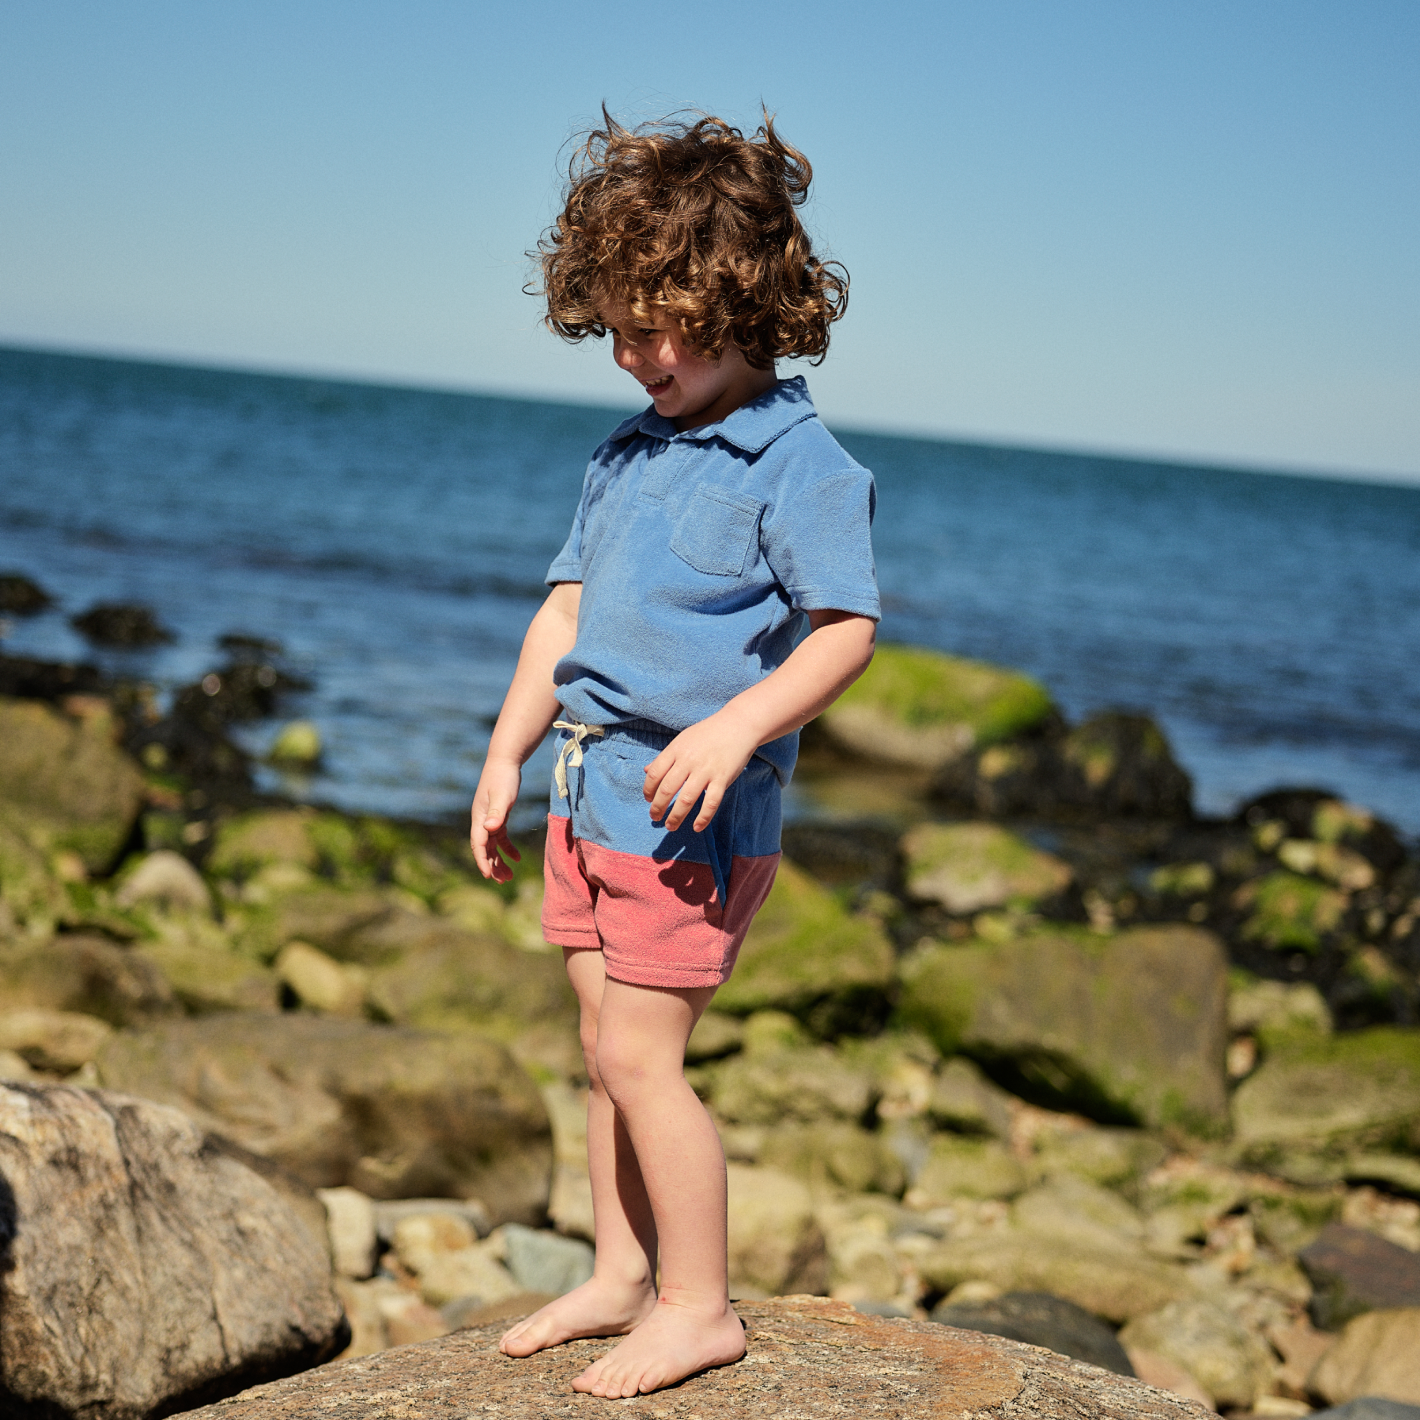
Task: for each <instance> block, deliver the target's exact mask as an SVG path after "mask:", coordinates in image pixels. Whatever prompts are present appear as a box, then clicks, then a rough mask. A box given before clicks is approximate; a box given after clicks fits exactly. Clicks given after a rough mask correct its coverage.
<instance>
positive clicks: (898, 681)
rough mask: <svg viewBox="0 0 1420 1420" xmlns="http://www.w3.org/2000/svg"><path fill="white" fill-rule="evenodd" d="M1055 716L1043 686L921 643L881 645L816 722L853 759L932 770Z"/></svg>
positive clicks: (980, 662) (1025, 677) (1018, 675)
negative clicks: (870, 660)
mask: <svg viewBox="0 0 1420 1420" xmlns="http://www.w3.org/2000/svg"><path fill="white" fill-rule="evenodd" d="M1053 713H1054V707H1053V706H1052V704H1051V701H1050V697H1049V695H1047V694H1046V692H1045V690H1044V688H1043V687H1042V686H1040V685H1039V684H1037V682H1035V681H1033V680H1031V679H1030V678H1029V677H1028V676H1024V675H1021V674H1020V673H1019V672H1018V671H1011V670H1006V669H1003V668H1002V667H1000V666H992V665H988V664H987V663H986V662H984V661H970V660H965V659H963V658H962V657H960V656H948V655H946V654H944V653H943V652H941V651H931V650H927V649H925V648H923V647H920V646H879V647H878V649H877V652H876V654H875V655H874V656H873V662H872V664H871V665H870V666H869V667H868V669H867V671H865V672H864V674H863V675H862V677H861V678H860V679H859V680H857V681H856V682H855V683H854V684H853V685H851V686H850V687H849V688H848V690H846V691H845V692H844V694H843V695H842V696H840V697H839V699H838V700H837V701H836V702H835V703H834V704H833V705H832V706H830V707H829V709H827V710H825V711H824V713H823V714H822V715H821V716H820V717H819V718H818V720H817V721H816V722H815V725H816V727H817V728H818V729H819V730H821V731H822V733H823V734H824V735H826V736H827V738H828V739H829V740H830V741H831V742H832V743H833V744H834V745H836V746H837V747H838V748H840V749H843V750H846V751H848V752H849V753H851V754H853V755H855V756H858V757H860V758H863V759H868V760H874V761H878V762H881V763H886V764H900V765H906V766H909V767H913V768H918V769H922V770H927V771H930V770H932V769H935V768H937V767H938V766H940V765H944V764H950V763H952V762H953V761H955V760H958V759H960V758H961V757H962V756H963V755H966V754H969V753H970V752H971V751H972V750H973V749H976V748H977V747H979V746H982V745H991V744H995V743H997V742H998V741H1000V740H1009V739H1012V738H1014V737H1015V736H1017V735H1021V734H1024V733H1025V732H1026V731H1028V730H1031V729H1034V728H1036V727H1038V726H1040V725H1042V724H1044V723H1045V722H1046V721H1048V720H1049V718H1050V717H1051V715H1052V714H1053Z"/></svg>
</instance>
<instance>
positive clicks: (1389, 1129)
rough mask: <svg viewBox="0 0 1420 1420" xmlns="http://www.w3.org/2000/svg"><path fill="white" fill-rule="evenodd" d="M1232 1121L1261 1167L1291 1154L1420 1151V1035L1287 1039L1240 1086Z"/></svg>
mask: <svg viewBox="0 0 1420 1420" xmlns="http://www.w3.org/2000/svg"><path fill="white" fill-rule="evenodd" d="M1233 1123H1234V1130H1235V1143H1236V1147H1237V1149H1238V1151H1239V1153H1240V1155H1241V1156H1242V1157H1243V1158H1245V1159H1247V1160H1248V1161H1250V1162H1253V1163H1257V1164H1270V1165H1274V1166H1275V1165H1277V1164H1279V1163H1281V1162H1282V1161H1283V1160H1284V1158H1285V1156H1286V1155H1289V1154H1313V1155H1323V1156H1330V1157H1334V1158H1336V1159H1338V1160H1340V1159H1341V1158H1343V1157H1344V1155H1346V1154H1348V1153H1350V1152H1351V1151H1353V1150H1360V1149H1381V1150H1384V1149H1396V1150H1398V1151H1400V1152H1402V1153H1404V1152H1411V1153H1414V1152H1420V1031H1416V1030H1414V1029H1413V1028H1412V1029H1407V1028H1405V1027H1403V1026H1373V1027H1371V1028H1370V1029H1368V1030H1358V1031H1347V1032H1343V1033H1342V1034H1339V1035H1335V1036H1320V1035H1315V1034H1304V1033H1294V1034H1292V1035H1289V1036H1287V1037H1286V1038H1285V1039H1283V1040H1280V1041H1278V1042H1277V1043H1276V1045H1275V1046H1274V1048H1273V1050H1272V1052H1271V1053H1270V1054H1269V1056H1268V1057H1267V1059H1266V1060H1264V1061H1263V1063H1262V1064H1261V1066H1260V1067H1259V1068H1258V1069H1257V1071H1256V1072H1255V1073H1254V1074H1252V1075H1250V1076H1249V1077H1248V1078H1247V1079H1246V1080H1244V1081H1243V1083H1242V1084H1241V1085H1240V1086H1239V1087H1238V1089H1237V1092H1236V1094H1235V1095H1234V1096H1233ZM1337 1176H1338V1177H1339V1176H1340V1174H1339V1173H1338V1175H1337Z"/></svg>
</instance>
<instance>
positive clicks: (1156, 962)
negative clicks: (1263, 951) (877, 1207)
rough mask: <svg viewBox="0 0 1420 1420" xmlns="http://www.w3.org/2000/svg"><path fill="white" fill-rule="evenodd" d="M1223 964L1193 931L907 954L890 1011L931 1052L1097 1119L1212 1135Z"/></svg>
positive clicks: (1223, 1024) (1221, 1094)
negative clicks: (896, 1007)
mask: <svg viewBox="0 0 1420 1420" xmlns="http://www.w3.org/2000/svg"><path fill="white" fill-rule="evenodd" d="M1226 965H1227V964H1226V958H1225V957H1224V954H1223V949H1222V945H1221V944H1220V943H1219V942H1218V940H1217V939H1216V938H1215V937H1213V936H1212V935H1211V934H1210V933H1207V932H1203V931H1200V930H1198V929H1196V928H1191V927H1140V928H1134V929H1132V930H1130V931H1127V932H1121V933H1119V934H1118V935H1116V936H1111V937H1101V936H1097V935H1094V934H1091V933H1088V932H1084V931H1080V930H1076V931H1071V930H1069V929H1063V928H1051V929H1047V930H1041V931H1037V932H1034V933H1031V934H1029V935H1027V936H1024V937H1020V938H1016V939H1014V940H1009V941H1004V942H997V943H983V942H972V943H968V944H966V945H963V946H929V947H925V948H919V949H918V950H917V951H916V952H914V953H913V954H911V955H910V956H909V957H908V958H907V959H906V960H904V962H903V965H902V978H903V997H902V1002H901V1006H900V1012H901V1015H902V1018H903V1020H904V1022H905V1023H906V1024H908V1025H910V1026H916V1027H918V1028H920V1029H922V1030H924V1031H925V1032H926V1033H927V1034H928V1035H929V1036H931V1038H932V1039H933V1040H934V1042H935V1043H936V1044H937V1046H938V1047H939V1048H940V1049H941V1050H942V1052H943V1053H944V1054H955V1053H958V1052H960V1053H962V1054H965V1055H969V1056H971V1057H972V1058H974V1059H976V1060H977V1061H979V1062H980V1063H982V1064H983V1065H986V1066H987V1067H988V1069H990V1070H991V1071H992V1073H993V1074H995V1075H996V1076H997V1078H998V1079H1000V1078H1009V1079H1010V1080H1012V1081H1014V1082H1015V1083H1016V1084H1017V1085H1018V1087H1019V1088H1022V1089H1024V1090H1025V1091H1027V1092H1028V1093H1031V1094H1034V1095H1036V1096H1039V1097H1042V1098H1046V1099H1050V1100H1054V1101H1057V1102H1058V1103H1059V1104H1061V1105H1064V1106H1065V1107H1068V1108H1073V1109H1077V1110H1079V1111H1080V1112H1082V1113H1084V1114H1087V1115H1090V1116H1091V1117H1093V1118H1097V1119H1100V1120H1102V1121H1103V1122H1105V1123H1134V1124H1141V1123H1142V1124H1148V1125H1153V1126H1158V1125H1165V1124H1167V1125H1174V1126H1180V1127H1183V1128H1185V1129H1188V1130H1192V1131H1201V1132H1204V1133H1210V1132H1217V1131H1219V1130H1221V1129H1222V1128H1223V1127H1225V1124H1226V1119H1227V1090H1226V1084H1225V1078H1224V1071H1223V1056H1224V1049H1225V1046H1226V1043H1227V1020H1226V1005H1227V974H1226Z"/></svg>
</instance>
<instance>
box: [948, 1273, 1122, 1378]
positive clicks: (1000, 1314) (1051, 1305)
mask: <svg viewBox="0 0 1420 1420" xmlns="http://www.w3.org/2000/svg"><path fill="white" fill-rule="evenodd" d="M932 1320H933V1321H935V1322H939V1323H940V1324H941V1325H943V1326H956V1327H960V1328H961V1329H962V1330H964V1331H983V1332H986V1333H987V1334H988V1335H991V1336H1009V1337H1010V1338H1011V1340H1013V1341H1024V1342H1026V1343H1028V1344H1029V1345H1031V1346H1044V1347H1045V1348H1046V1350H1048V1351H1054V1352H1057V1353H1058V1354H1059V1355H1061V1356H1072V1357H1074V1359H1075V1360H1077V1361H1085V1362H1088V1363H1089V1364H1090V1365H1091V1366H1099V1367H1100V1368H1101V1369H1103V1370H1106V1371H1113V1372H1114V1373H1115V1375H1118V1376H1132V1375H1133V1374H1134V1367H1133V1366H1131V1365H1130V1364H1129V1357H1128V1356H1127V1355H1126V1354H1125V1352H1124V1347H1122V1346H1121V1345H1120V1344H1119V1340H1118V1338H1117V1337H1116V1336H1115V1334H1114V1331H1113V1330H1112V1329H1111V1328H1110V1327H1108V1326H1106V1325H1105V1324H1104V1322H1102V1321H1101V1320H1100V1319H1099V1318H1098V1317H1096V1316H1091V1315H1090V1313H1089V1312H1087V1311H1086V1310H1085V1309H1084V1308H1083V1307H1077V1306H1076V1305H1075V1304H1074V1302H1067V1301H1066V1300H1065V1299H1064V1298H1063V1297H1052V1296H1051V1295H1050V1293H1049V1292H1007V1293H1005V1294H1004V1295H1003V1296H1000V1297H997V1298H996V1299H995V1300H994V1301H989V1302H957V1303H952V1302H942V1303H940V1304H939V1305H938V1306H937V1307H936V1309H935V1310H934V1311H933V1312H932Z"/></svg>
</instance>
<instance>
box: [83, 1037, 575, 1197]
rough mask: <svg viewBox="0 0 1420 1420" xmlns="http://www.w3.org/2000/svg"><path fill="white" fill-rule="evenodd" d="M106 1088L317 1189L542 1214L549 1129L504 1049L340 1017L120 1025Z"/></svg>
mask: <svg viewBox="0 0 1420 1420" xmlns="http://www.w3.org/2000/svg"><path fill="white" fill-rule="evenodd" d="M97 1064H98V1070H99V1075H100V1078H101V1080H102V1081H103V1082H104V1084H106V1085H108V1086H111V1087H114V1088H121V1089H124V1090H129V1091H131V1092H133V1093H135V1094H141V1095H144V1096H146V1097H147V1098H149V1099H155V1100H159V1101H162V1102H164V1103H168V1104H174V1105H177V1106H179V1107H180V1108H184V1109H187V1110H188V1111H190V1112H191V1113H192V1115H193V1116H194V1118H196V1119H198V1120H199V1121H200V1122H202V1123H203V1125H204V1126H205V1127H207V1128H209V1129H211V1130H213V1131H214V1132H216V1133H221V1134H225V1135H228V1136H229V1137H231V1138H233V1139H235V1140H236V1141H237V1142H238V1143H239V1144H241V1145H243V1146H244V1147H245V1148H248V1149H250V1150H251V1151H252V1152H253V1153H256V1154H260V1155H263V1156H265V1157H267V1158H271V1159H274V1160H276V1161H277V1162H278V1163H281V1164H283V1165H284V1166H285V1167H287V1168H289V1169H290V1170H291V1172H292V1173H294V1174H296V1175H297V1176H298V1177H300V1178H302V1179H304V1180H305V1181H306V1182H307V1183H308V1184H310V1185H311V1186H313V1187H321V1188H334V1187H337V1186H339V1185H341V1184H347V1185H349V1186H350V1187H353V1188H358V1189H360V1190H361V1192H363V1193H367V1194H369V1195H370V1196H371V1197H373V1198H401V1197H406V1198H407V1197H417V1196H424V1195H435V1196H437V1195H440V1194H445V1195H448V1196H451V1197H465V1198H472V1197H476V1198H479V1199H482V1200H483V1202H484V1203H485V1204H486V1205H487V1207H488V1209H489V1211H490V1212H491V1213H492V1215H493V1217H494V1218H495V1219H496V1220H498V1221H510V1220H514V1221H519V1222H530V1223H537V1222H541V1221H542V1218H543V1215H544V1211H545V1209H546V1207H547V1198H548V1183H549V1178H550V1175H551V1171H552V1140H551V1130H550V1128H549V1126H548V1122H547V1113H546V1111H545V1110H544V1108H543V1104H542V1100H541V1099H540V1098H539V1097H538V1093H537V1088H536V1086H534V1084H533V1082H532V1081H531V1080H530V1079H529V1078H528V1076H527V1075H526V1074H525V1073H524V1072H523V1071H522V1070H521V1069H520V1068H519V1067H518V1066H517V1065H516V1064H515V1063H514V1062H513V1060H512V1059H511V1058H510V1057H509V1055H508V1053H507V1051H506V1050H505V1049H504V1048H503V1047H502V1046H501V1045H499V1044H498V1043H496V1042H495V1041H493V1040H490V1039H488V1038H486V1037H483V1036H478V1035H474V1034H471V1033H465V1034H462V1035H458V1036H446V1035H436V1034H432V1033H426V1032H421V1031H415V1030H409V1029H405V1028H401V1027H394V1026H377V1025H371V1024H368V1023H366V1022H363V1021H354V1020H340V1019H337V1018H334V1017H318V1016H307V1015H304V1014H285V1015H278V1016H258V1015H251V1016H247V1015H237V1014H234V1015H226V1016H210V1017H207V1018H205V1019H203V1020H197V1021H175V1022H172V1023H170V1024H167V1025H164V1026H162V1027H159V1028H157V1029H155V1030H152V1031H149V1032H146V1033H144V1034H135V1033H128V1032H124V1033H120V1034H118V1035H115V1036H114V1037H112V1038H111V1039H110V1040H109V1042H108V1044H107V1045H106V1046H105V1047H104V1049H103V1050H102V1052H101V1053H100V1055H99V1059H98V1062H97Z"/></svg>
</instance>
